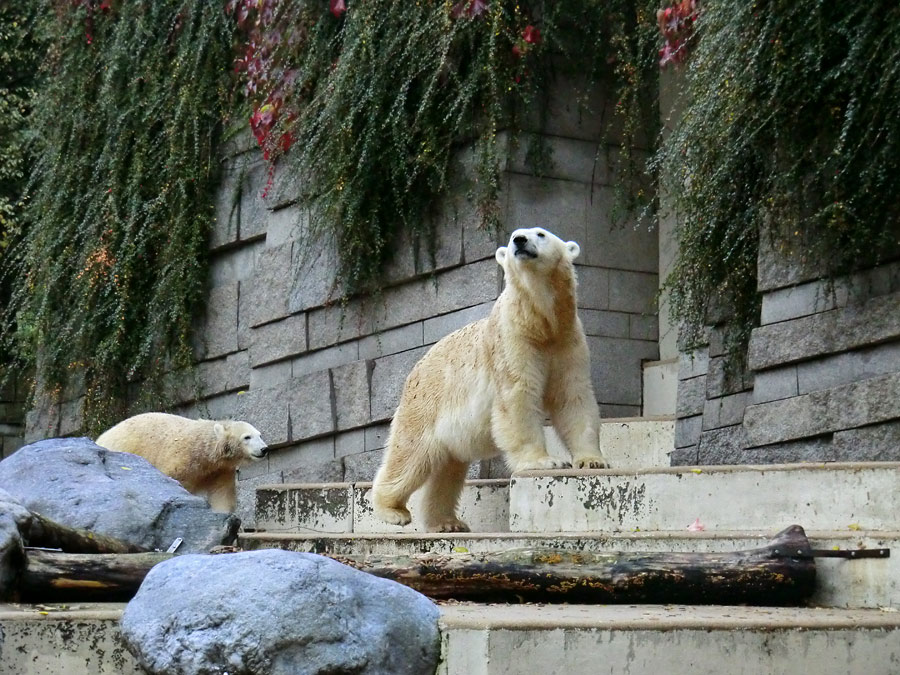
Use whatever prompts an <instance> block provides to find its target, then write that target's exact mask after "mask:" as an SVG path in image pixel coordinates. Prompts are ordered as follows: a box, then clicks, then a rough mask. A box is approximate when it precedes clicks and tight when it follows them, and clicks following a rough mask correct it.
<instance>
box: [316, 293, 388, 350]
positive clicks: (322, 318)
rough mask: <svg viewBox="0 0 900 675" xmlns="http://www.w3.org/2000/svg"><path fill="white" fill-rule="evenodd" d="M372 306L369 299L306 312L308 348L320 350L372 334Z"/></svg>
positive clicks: (373, 310)
mask: <svg viewBox="0 0 900 675" xmlns="http://www.w3.org/2000/svg"><path fill="white" fill-rule="evenodd" d="M374 304H375V303H374V302H372V300H371V299H366V302H365V303H363V302H362V301H360V300H351V301H349V302H347V303H346V304H335V305H329V306H328V307H321V308H318V309H314V310H311V311H310V312H308V314H307V315H308V317H309V320H308V322H309V323H308V330H309V348H310V349H322V348H323V347H330V346H331V345H335V344H338V343H341V342H347V341H348V340H354V339H356V338H358V337H360V336H362V335H367V334H369V333H371V332H373V330H374V328H373V323H374V318H373V317H374V313H375V309H374V307H373V305H374Z"/></svg>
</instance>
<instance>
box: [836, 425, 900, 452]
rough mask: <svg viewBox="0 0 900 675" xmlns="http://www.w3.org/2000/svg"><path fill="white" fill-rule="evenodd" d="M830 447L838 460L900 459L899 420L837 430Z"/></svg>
mask: <svg viewBox="0 0 900 675" xmlns="http://www.w3.org/2000/svg"><path fill="white" fill-rule="evenodd" d="M832 449H833V454H834V457H835V459H836V460H837V461H840V462H897V461H900V422H886V423H884V424H873V425H871V426H867V427H860V428H858V429H849V430H847V431H838V432H837V433H835V434H834V439H833V441H832Z"/></svg>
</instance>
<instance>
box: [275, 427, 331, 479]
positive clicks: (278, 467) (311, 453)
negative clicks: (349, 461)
mask: <svg viewBox="0 0 900 675" xmlns="http://www.w3.org/2000/svg"><path fill="white" fill-rule="evenodd" d="M334 459H335V457H334V437H333V436H326V437H325V438H316V439H313V440H309V441H304V442H303V443H297V444H296V445H291V446H288V447H285V448H279V449H278V450H274V451H273V452H271V453H269V468H270V470H272V471H283V472H284V475H285V476H288V475H293V474H291V472H292V471H293V470H295V469H299V468H302V467H304V466H306V465H308V464H321V463H323V462H331V461H334ZM285 481H287V479H285Z"/></svg>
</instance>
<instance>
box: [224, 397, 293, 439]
mask: <svg viewBox="0 0 900 675" xmlns="http://www.w3.org/2000/svg"><path fill="white" fill-rule="evenodd" d="M288 392H289V390H288V387H287V384H282V385H278V386H274V387H268V388H266V389H251V390H250V391H248V392H246V393H244V394H240V395H239V396H238V397H237V400H236V404H235V417H237V418H238V419H241V420H244V421H246V422H249V423H250V424H252V425H253V426H255V427H256V428H257V429H259V431H260V433H261V434H262V437H263V440H265V442H266V443H268V444H269V445H270V446H273V445H274V446H277V445H283V444H284V443H287V442H288V441H289V440H290V435H289V428H290V417H289V408H288Z"/></svg>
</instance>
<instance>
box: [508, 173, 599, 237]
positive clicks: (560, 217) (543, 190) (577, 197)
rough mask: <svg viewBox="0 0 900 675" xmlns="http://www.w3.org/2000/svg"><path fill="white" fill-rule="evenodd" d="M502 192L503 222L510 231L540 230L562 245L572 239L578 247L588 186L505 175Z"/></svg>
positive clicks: (583, 223) (588, 195)
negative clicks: (503, 190) (504, 218)
mask: <svg viewBox="0 0 900 675" xmlns="http://www.w3.org/2000/svg"><path fill="white" fill-rule="evenodd" d="M505 188H506V195H507V196H506V203H505V207H506V222H507V223H509V225H510V226H511V228H512V229H514V230H515V229H519V228H523V227H543V228H545V229H547V230H550V231H551V232H553V234H555V235H556V236H558V237H559V238H561V239H563V240H564V241H568V240H571V239H574V240H576V241H578V242H579V244H581V242H582V240H583V239H584V233H585V222H586V218H587V212H588V206H589V202H590V198H591V188H590V186H589V185H587V184H585V183H574V182H571V181H565V180H555V179H552V178H535V177H533V176H525V175H522V174H506V176H505ZM504 243H505V242H504Z"/></svg>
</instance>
